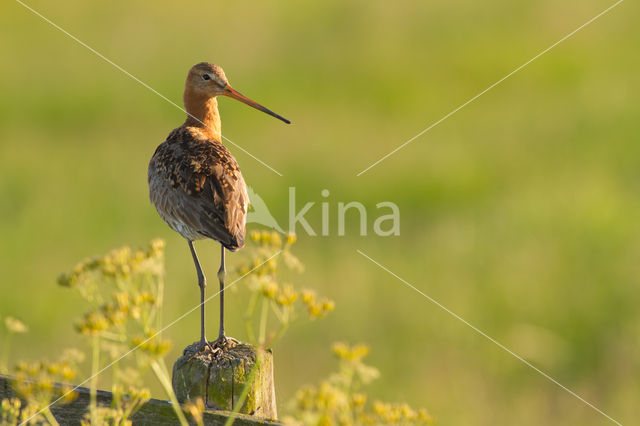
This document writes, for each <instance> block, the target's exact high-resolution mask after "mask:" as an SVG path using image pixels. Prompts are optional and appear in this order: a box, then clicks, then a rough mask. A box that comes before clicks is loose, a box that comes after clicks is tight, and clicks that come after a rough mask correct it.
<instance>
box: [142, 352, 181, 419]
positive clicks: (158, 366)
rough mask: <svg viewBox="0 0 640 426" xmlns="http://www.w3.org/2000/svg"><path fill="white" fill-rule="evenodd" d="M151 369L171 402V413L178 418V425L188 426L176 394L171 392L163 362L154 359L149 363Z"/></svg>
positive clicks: (171, 388)
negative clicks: (173, 412)
mask: <svg viewBox="0 0 640 426" xmlns="http://www.w3.org/2000/svg"><path fill="white" fill-rule="evenodd" d="M151 368H152V369H153V372H154V373H155V374H156V377H157V378H158V380H159V381H160V384H161V385H162V387H163V388H164V391H165V392H166V393H167V395H168V396H169V399H170V400H171V407H173V411H175V413H176V416H178V420H180V424H181V425H182V426H189V423H188V422H187V418H186V417H185V416H184V413H183V412H182V407H181V406H180V403H179V402H178V398H176V394H175V392H174V391H173V387H172V386H171V380H169V373H168V372H167V367H166V366H165V365H164V361H163V360H162V359H161V360H160V361H158V360H157V359H154V360H153V361H151Z"/></svg>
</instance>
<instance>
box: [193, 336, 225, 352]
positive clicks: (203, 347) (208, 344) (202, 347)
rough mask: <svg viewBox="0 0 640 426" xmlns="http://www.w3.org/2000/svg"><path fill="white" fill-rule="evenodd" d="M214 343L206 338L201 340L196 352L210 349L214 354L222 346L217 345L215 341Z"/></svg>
mask: <svg viewBox="0 0 640 426" xmlns="http://www.w3.org/2000/svg"><path fill="white" fill-rule="evenodd" d="M213 343H214V344H211V342H209V341H208V340H206V339H205V340H200V342H199V343H198V350H197V351H196V353H199V352H203V351H208V352H211V353H212V354H215V353H216V352H219V351H220V348H218V347H216V345H215V342H213Z"/></svg>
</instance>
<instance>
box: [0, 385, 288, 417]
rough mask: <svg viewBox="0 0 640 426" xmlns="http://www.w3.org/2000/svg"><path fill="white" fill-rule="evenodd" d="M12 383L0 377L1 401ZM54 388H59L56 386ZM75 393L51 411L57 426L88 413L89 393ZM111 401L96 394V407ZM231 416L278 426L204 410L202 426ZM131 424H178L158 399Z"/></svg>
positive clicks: (9, 392)
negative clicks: (74, 395) (75, 395)
mask: <svg viewBox="0 0 640 426" xmlns="http://www.w3.org/2000/svg"><path fill="white" fill-rule="evenodd" d="M12 380H14V378H12V377H10V376H5V375H0V400H2V399H3V398H11V397H15V396H16V394H15V392H14V390H13V389H12V388H11V381H12ZM56 386H57V387H61V385H59V384H57V385H56ZM77 392H78V398H77V399H76V400H75V401H73V402H71V403H68V404H62V403H58V404H55V405H54V406H53V407H51V411H52V412H53V415H54V416H55V418H56V419H57V420H58V422H59V423H60V424H64V425H79V424H80V420H81V419H82V418H83V416H84V415H85V414H86V413H87V412H88V411H89V399H90V397H89V389H88V388H83V387H80V388H78V389H77ZM111 399H112V394H111V392H106V391H100V390H99V391H98V405H99V406H102V407H108V406H110V405H111ZM231 416H233V417H234V418H235V419H234V421H233V424H234V425H236V426H257V425H265V426H266V425H280V423H277V422H274V421H270V420H266V419H260V418H257V417H252V416H248V415H244V414H234V413H231V412H229V411H214V410H205V412H204V413H203V419H204V424H206V425H224V424H225V423H226V422H227V420H228V419H229V417H231ZM131 420H133V424H134V425H175V424H179V421H178V418H177V417H176V414H175V412H174V411H173V407H172V406H171V403H170V402H168V401H161V400H158V399H151V400H149V401H148V402H147V403H146V404H145V405H144V406H142V408H140V410H139V411H137V412H136V413H135V414H134V415H133V416H132V417H131Z"/></svg>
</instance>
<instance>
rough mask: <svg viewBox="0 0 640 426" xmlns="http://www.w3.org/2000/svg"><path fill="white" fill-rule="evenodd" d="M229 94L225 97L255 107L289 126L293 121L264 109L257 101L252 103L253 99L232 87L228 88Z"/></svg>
mask: <svg viewBox="0 0 640 426" xmlns="http://www.w3.org/2000/svg"><path fill="white" fill-rule="evenodd" d="M226 90H227V93H225V96H229V97H230V98H233V99H237V100H239V101H240V102H243V103H245V104H247V105H249V106H252V107H254V108H255V109H257V110H260V111H262V112H264V113H267V114H269V115H270V116H272V117H275V118H277V119H278V120H282V121H284V122H285V123H287V124H291V121H289V120H287V119H286V118H284V117H283V116H281V115H278V114H276V113H275V112H273V111H271V110H270V109H268V108H265V107H263V106H262V105H260V104H259V103H257V102H256V101H252V100H251V99H249V98H247V97H246V96H245V95H243V94H242V93H240V92H238V91H237V90H236V89H234V88H233V87H231V86H227V87H226Z"/></svg>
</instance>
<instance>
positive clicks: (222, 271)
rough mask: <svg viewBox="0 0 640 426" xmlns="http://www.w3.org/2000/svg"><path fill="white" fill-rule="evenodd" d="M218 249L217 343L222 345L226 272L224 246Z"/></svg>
mask: <svg viewBox="0 0 640 426" xmlns="http://www.w3.org/2000/svg"><path fill="white" fill-rule="evenodd" d="M220 247H221V251H220V269H219V270H218V280H219V281H220V333H219V334H218V341H219V342H221V343H223V344H224V343H225V340H226V336H225V335H224V278H225V274H226V271H225V268H224V246H223V245H221V246H220Z"/></svg>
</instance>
